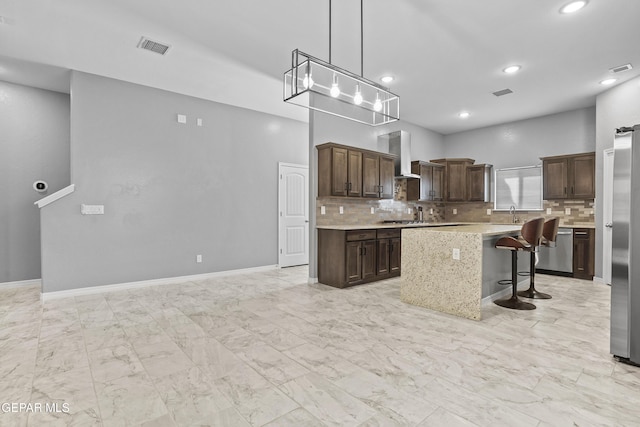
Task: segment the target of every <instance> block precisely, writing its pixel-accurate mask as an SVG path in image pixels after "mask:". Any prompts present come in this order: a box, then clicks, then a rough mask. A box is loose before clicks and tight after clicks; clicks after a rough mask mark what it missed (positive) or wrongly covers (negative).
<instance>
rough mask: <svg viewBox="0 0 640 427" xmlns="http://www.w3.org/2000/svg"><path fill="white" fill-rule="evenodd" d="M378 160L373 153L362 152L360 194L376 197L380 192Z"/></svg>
mask: <svg viewBox="0 0 640 427" xmlns="http://www.w3.org/2000/svg"><path fill="white" fill-rule="evenodd" d="M379 184H380V161H379V157H378V156H377V155H375V154H369V153H363V154H362V195H363V196H364V197H376V198H377V197H378V196H379V194H380V188H379V187H378V185H379Z"/></svg>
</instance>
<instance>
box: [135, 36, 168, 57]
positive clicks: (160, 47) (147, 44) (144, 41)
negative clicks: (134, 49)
mask: <svg viewBox="0 0 640 427" xmlns="http://www.w3.org/2000/svg"><path fill="white" fill-rule="evenodd" d="M138 47H139V48H140V49H145V50H150V51H151V52H155V53H159V54H160V55H164V54H165V53H167V51H168V50H169V45H167V44H163V43H159V42H154V41H153V40H149V39H148V38H146V37H142V38H141V39H140V42H139V43H138Z"/></svg>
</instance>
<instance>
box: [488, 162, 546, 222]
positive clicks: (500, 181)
mask: <svg viewBox="0 0 640 427" xmlns="http://www.w3.org/2000/svg"><path fill="white" fill-rule="evenodd" d="M495 183H496V184H495V186H496V188H495V189H496V198H495V203H494V210H497V211H500V210H509V209H510V208H511V206H515V208H516V210H519V211H525V210H527V211H534V210H542V166H525V167H521V168H508V169H496V179H495Z"/></svg>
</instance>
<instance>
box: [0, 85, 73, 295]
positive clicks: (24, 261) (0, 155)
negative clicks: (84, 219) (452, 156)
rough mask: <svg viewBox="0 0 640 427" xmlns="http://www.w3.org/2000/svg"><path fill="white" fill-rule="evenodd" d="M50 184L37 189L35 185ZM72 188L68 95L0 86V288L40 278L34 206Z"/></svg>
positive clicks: (37, 214)
mask: <svg viewBox="0 0 640 427" xmlns="http://www.w3.org/2000/svg"><path fill="white" fill-rule="evenodd" d="M39 179H42V180H45V181H47V183H48V184H49V190H48V191H47V192H46V193H38V192H36V191H35V190H33V187H32V185H33V183H34V181H36V180H39ZM67 185H69V95H68V94H64V93H58V92H51V91H48V90H43V89H36V88H32V87H26V86H20V85H15V84H11V83H6V82H3V81H0V283H4V282H14V281H21V280H31V279H39V278H40V213H39V209H38V208H37V207H36V206H34V204H33V202H35V201H36V200H39V199H41V198H43V197H45V196H46V195H47V194H50V193H52V192H54V191H57V190H59V189H61V188H63V187H66V186H67Z"/></svg>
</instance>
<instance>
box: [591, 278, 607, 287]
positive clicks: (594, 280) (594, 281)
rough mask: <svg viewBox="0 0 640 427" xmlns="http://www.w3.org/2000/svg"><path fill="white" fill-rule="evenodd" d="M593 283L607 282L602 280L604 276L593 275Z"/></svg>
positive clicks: (603, 283)
mask: <svg viewBox="0 0 640 427" xmlns="http://www.w3.org/2000/svg"><path fill="white" fill-rule="evenodd" d="M593 283H598V284H601V285H606V284H607V282H605V281H604V278H602V277H597V276H593Z"/></svg>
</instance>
